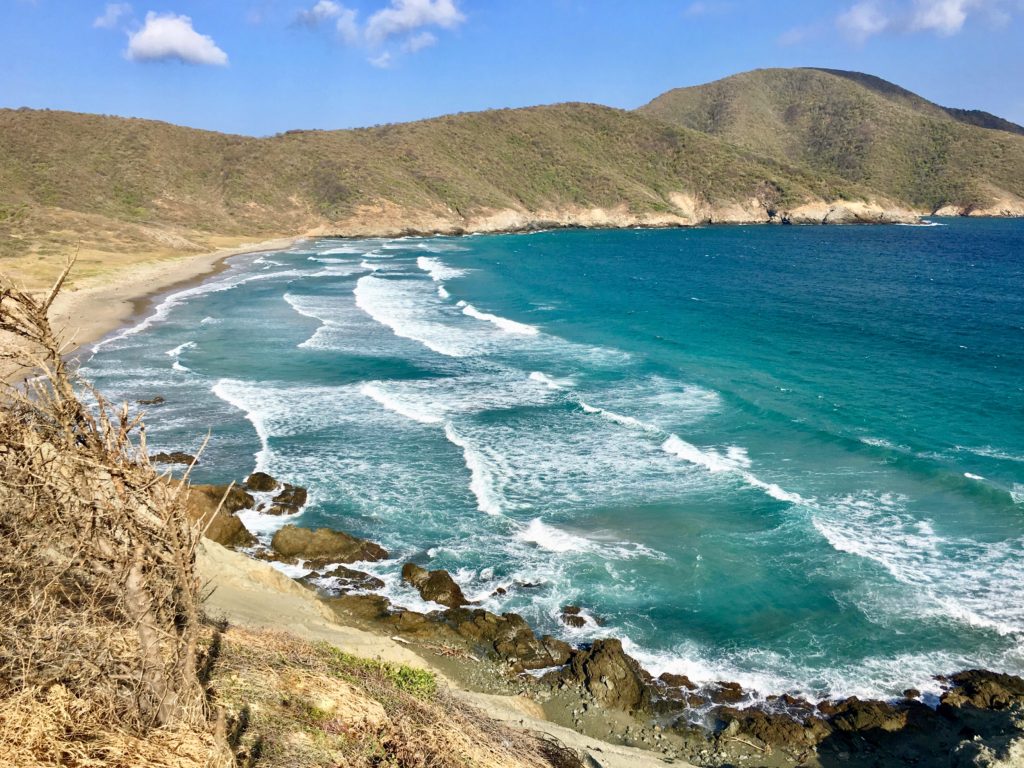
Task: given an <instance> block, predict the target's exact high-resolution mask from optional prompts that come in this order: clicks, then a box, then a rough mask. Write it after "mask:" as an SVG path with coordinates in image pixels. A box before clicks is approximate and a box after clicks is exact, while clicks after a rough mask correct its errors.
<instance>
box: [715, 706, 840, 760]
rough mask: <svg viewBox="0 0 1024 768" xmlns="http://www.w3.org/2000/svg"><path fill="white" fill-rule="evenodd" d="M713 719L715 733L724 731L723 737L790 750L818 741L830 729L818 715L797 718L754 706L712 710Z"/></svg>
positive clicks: (825, 735)
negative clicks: (716, 726) (739, 738)
mask: <svg viewBox="0 0 1024 768" xmlns="http://www.w3.org/2000/svg"><path fill="white" fill-rule="evenodd" d="M715 718H716V719H717V721H718V728H717V730H718V732H719V733H722V734H725V736H726V738H728V737H734V736H740V737H745V738H746V739H748V740H754V739H756V740H757V741H760V742H761V743H763V744H767V745H769V746H772V747H778V748H783V749H790V750H799V749H800V748H801V747H802V746H804V745H806V746H811V745H816V744H819V743H820V742H821V741H823V740H824V739H825V738H827V737H828V736H829V735H830V734H831V733H832V729H831V728H830V727H829V725H828V724H827V723H826V722H825V721H824V720H822V719H821V718H820V717H809V718H807V719H806V720H803V721H801V720H798V719H796V718H794V717H792V716H790V715H788V714H782V713H773V712H765V711H764V710H763V709H758V708H756V707H752V708H750V709H734V708H733V707H719V708H718V709H717V710H715Z"/></svg>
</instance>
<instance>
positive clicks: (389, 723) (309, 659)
mask: <svg viewBox="0 0 1024 768" xmlns="http://www.w3.org/2000/svg"><path fill="white" fill-rule="evenodd" d="M219 648H220V652H219V656H218V660H217V664H216V667H215V671H214V674H213V677H212V679H211V683H212V686H213V688H214V690H215V691H216V700H217V703H218V704H220V705H222V706H223V707H224V708H225V710H226V711H228V712H229V713H231V722H232V725H231V726H230V727H229V729H228V731H229V734H233V737H232V742H233V745H234V746H235V747H236V748H237V749H238V750H239V754H240V755H242V756H247V755H252V754H253V753H254V752H256V753H258V754H259V755H260V759H259V761H258V763H257V765H259V766H263V767H264V768H294V767H295V766H338V768H551V766H557V767H558V768H582V763H581V762H580V759H579V757H578V756H577V755H576V753H575V752H573V751H572V750H569V749H567V748H565V747H563V746H561V745H559V744H557V743H555V742H552V741H545V740H542V739H540V738H538V737H537V736H535V735H534V734H531V733H527V732H524V731H519V730H515V729H513V728H510V727H508V726H506V725H504V724H502V723H499V722H498V721H496V720H493V719H491V718H489V717H487V716H486V715H485V714H484V713H482V712H480V711H479V710H477V709H474V708H472V707H469V706H467V705H466V704H464V703H462V702H461V701H459V700H458V699H456V698H455V697H453V696H452V695H451V694H449V693H448V692H447V691H446V690H445V689H444V687H443V686H438V685H436V684H434V685H427V684H425V680H424V676H427V677H430V679H431V681H433V677H432V676H429V675H428V673H425V672H421V671H419V670H410V669H409V668H406V667H403V666H401V665H395V664H389V663H386V662H378V661H374V660H370V659H361V658H357V657H354V656H350V655H348V654H345V653H343V652H340V651H339V650H338V649H337V648H334V647H333V646H330V645H328V644H326V643H310V642H307V641H305V640H302V639H299V638H297V637H295V636H294V635H289V634H284V633H277V632H269V631H266V630H260V631H254V630H249V629H243V628H239V627H232V628H231V629H229V630H228V631H227V632H226V633H225V634H224V636H223V638H222V642H221V643H220V644H219ZM339 686H344V691H345V693H344V695H343V697H342V698H340V699H336V700H334V701H332V700H331V699H332V697H331V696H330V695H328V696H327V697H324V696H323V695H322V692H325V691H331V690H332V689H333V690H335V691H337V689H338V687H339ZM374 712H377V713H379V715H374V714H373V713H374ZM366 713H370V715H369V716H367V714H366ZM243 762H246V761H244V760H243Z"/></svg>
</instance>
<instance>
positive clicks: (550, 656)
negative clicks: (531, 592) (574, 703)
mask: <svg viewBox="0 0 1024 768" xmlns="http://www.w3.org/2000/svg"><path fill="white" fill-rule="evenodd" d="M440 620H441V621H442V622H443V623H444V624H446V625H447V626H449V627H451V628H452V629H454V630H455V632H456V633H458V635H459V636H461V637H462V638H463V639H465V640H469V641H470V642H471V643H473V644H474V645H475V646H477V647H479V648H482V649H483V650H485V651H487V652H489V653H493V654H494V655H496V656H497V657H498V658H500V659H502V660H503V661H506V662H508V663H509V664H511V665H512V667H513V669H518V670H524V669H544V668H546V667H554V666H559V665H561V664H564V663H565V662H566V661H568V659H569V656H570V654H571V652H572V648H571V646H570V645H569V644H568V643H564V642H562V641H561V640H557V639H555V638H553V637H551V636H549V635H545V636H544V637H541V638H540V639H538V638H537V636H536V634H534V632H533V630H532V629H531V628H530V625H529V624H527V623H526V620H525V619H524V618H523V617H522V616H519V615H518V614H515V613H506V614H503V615H501V616H498V615H497V614H494V613H491V612H490V611H485V610H483V609H481V608H477V609H467V608H453V609H451V610H448V611H445V612H444V613H443V614H441V615H440Z"/></svg>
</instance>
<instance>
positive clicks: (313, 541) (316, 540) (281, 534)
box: [270, 525, 388, 569]
mask: <svg viewBox="0 0 1024 768" xmlns="http://www.w3.org/2000/svg"><path fill="white" fill-rule="evenodd" d="M270 546H271V547H272V548H273V550H274V552H275V553H277V555H278V556H279V557H280V558H281V559H282V560H283V561H285V562H296V561H298V560H302V561H304V562H305V564H306V566H307V567H309V568H313V569H318V568H323V567H324V566H327V565H330V564H331V563H355V562H359V561H360V560H371V561H374V560H384V559H385V558H387V556H388V553H387V550H386V549H384V548H383V547H381V546H380V545H379V544H375V543H374V542H372V541H367V540H366V539H360V538H357V537H356V536H350V535H349V534H347V533H345V532H344V531H335V530H331V529H330V528H318V529H316V530H313V529H310V528H299V527H298V526H295V525H286V526H285V527H284V528H281V529H280V530H279V531H278V532H277V533H275V534H274V538H273V539H272V540H271V542H270Z"/></svg>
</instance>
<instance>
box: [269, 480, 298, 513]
mask: <svg viewBox="0 0 1024 768" xmlns="http://www.w3.org/2000/svg"><path fill="white" fill-rule="evenodd" d="M307 497H308V494H307V493H306V489H305V488H302V487H301V486H298V485H292V484H291V483H285V484H284V489H283V490H282V491H281V492H280V493H279V494H277V496H275V497H274V498H273V499H272V500H271V502H272V503H271V506H270V509H268V510H267V514H268V515H294V514H297V513H298V512H299V511H301V510H302V508H303V507H304V506H305V505H306V499H307Z"/></svg>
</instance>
